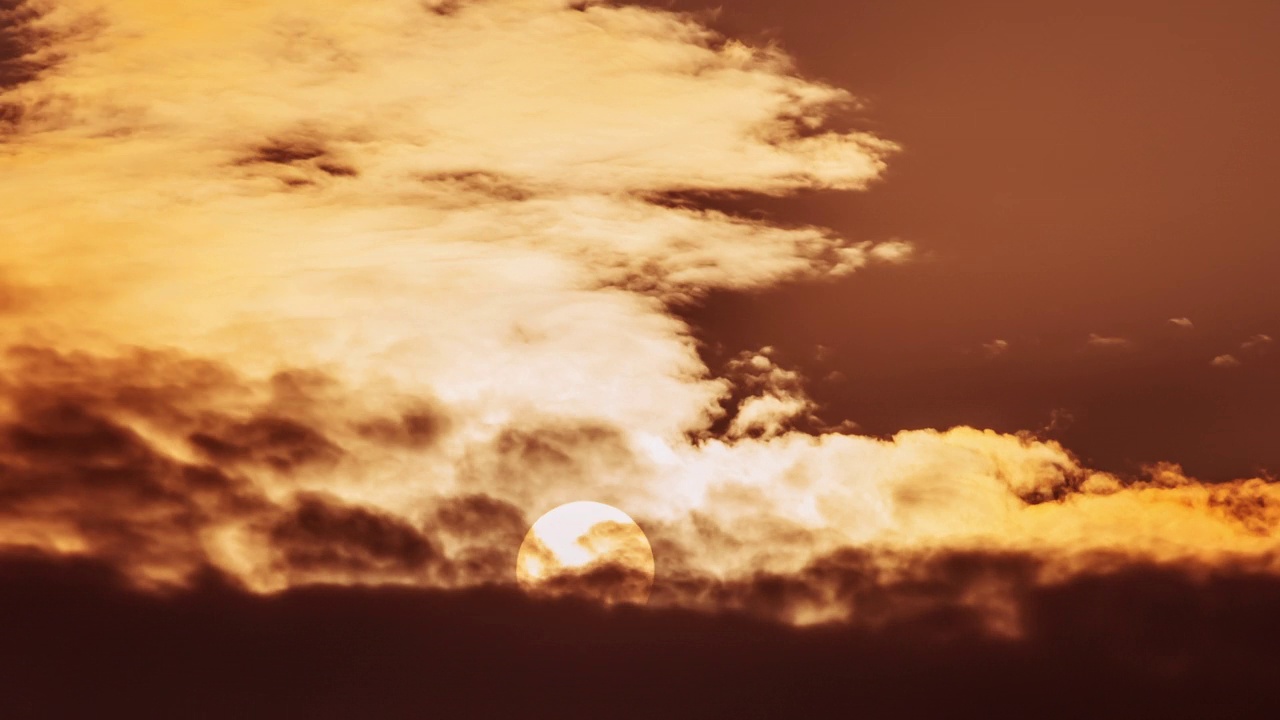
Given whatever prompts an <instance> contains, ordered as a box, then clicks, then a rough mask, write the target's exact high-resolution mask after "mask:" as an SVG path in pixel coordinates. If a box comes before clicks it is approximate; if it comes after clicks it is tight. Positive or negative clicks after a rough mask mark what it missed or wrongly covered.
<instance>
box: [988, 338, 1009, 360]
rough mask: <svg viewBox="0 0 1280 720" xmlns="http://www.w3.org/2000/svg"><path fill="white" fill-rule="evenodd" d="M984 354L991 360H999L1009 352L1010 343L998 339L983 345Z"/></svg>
mask: <svg viewBox="0 0 1280 720" xmlns="http://www.w3.org/2000/svg"><path fill="white" fill-rule="evenodd" d="M982 352H983V354H985V355H986V356H987V357H989V358H997V357H1000V356H1001V355H1004V354H1005V353H1007V352H1009V341H1008V340H1001V339H999V338H996V339H995V340H992V341H991V342H989V343H983V344H982Z"/></svg>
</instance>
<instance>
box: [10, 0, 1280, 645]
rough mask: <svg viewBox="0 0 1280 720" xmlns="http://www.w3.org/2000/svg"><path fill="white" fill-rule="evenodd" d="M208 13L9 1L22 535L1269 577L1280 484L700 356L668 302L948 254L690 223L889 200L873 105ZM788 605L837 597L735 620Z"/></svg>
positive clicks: (462, 578)
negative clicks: (833, 416)
mask: <svg viewBox="0 0 1280 720" xmlns="http://www.w3.org/2000/svg"><path fill="white" fill-rule="evenodd" d="M201 7H203V6H201ZM198 10H199V8H197V7H196V6H195V5H194V4H192V3H188V2H179V3H170V4H157V3H154V2H145V1H143V0H124V1H122V2H116V3H112V4H111V6H110V7H109V8H106V9H103V8H99V7H98V6H97V5H96V4H94V3H88V2H80V0H65V1H63V2H56V3H53V2H30V3H24V4H22V5H20V6H16V7H15V9H12V10H6V11H5V12H7V13H8V14H9V15H8V17H11V18H13V21H12V22H11V24H12V25H13V26H14V27H15V28H17V29H16V30H15V31H14V32H13V33H11V34H10V35H6V36H5V38H6V40H5V41H4V42H5V43H7V45H4V46H3V47H4V48H8V47H9V46H12V47H13V48H16V49H17V50H8V49H4V50H3V52H5V53H7V54H8V55H9V56H10V58H11V59H10V60H9V61H7V62H9V65H7V66H6V67H9V68H19V70H13V69H9V70H6V74H5V75H4V76H3V78H4V80H3V81H2V82H0V87H3V88H5V89H4V90H3V92H2V94H0V125H2V128H0V164H2V166H3V172H0V237H3V238H5V242H4V244H3V246H2V247H0V317H2V318H3V320H4V323H3V325H0V344H3V345H4V346H6V347H8V348H9V350H8V352H7V354H6V355H5V356H4V360H3V370H4V373H5V374H4V376H3V377H4V380H3V382H2V383H0V421H2V423H3V425H2V427H0V471H2V472H3V475H2V476H0V493H3V495H4V497H5V499H6V500H7V502H5V503H3V504H2V505H0V507H4V508H6V510H5V511H4V512H3V514H2V515H0V543H3V544H6V545H14V546H29V547H36V548H39V549H41V550H43V551H46V552H54V553H61V554H78V555H88V556H93V557H99V558H105V559H108V560H110V561H111V562H113V563H115V564H117V565H118V566H119V567H121V568H122V569H123V570H124V571H125V572H126V574H128V575H129V576H130V577H132V578H133V579H134V580H135V581H136V582H138V583H140V584H143V585H147V586H156V587H160V586H173V585H183V584H185V583H187V582H189V580H190V579H191V578H192V577H195V576H196V575H197V574H198V573H199V572H200V570H201V568H205V567H208V566H214V567H216V568H219V569H220V570H221V571H223V572H226V573H229V574H231V575H233V576H235V577H237V578H239V579H240V580H241V581H242V582H244V583H246V584H247V585H248V586H249V587H251V588H253V589H255V590H260V591H275V590H280V589H283V588H286V587H289V586H292V585H297V584H307V583H315V582H333V583H344V584H362V583H384V582H395V583H406V584H414V585H424V586H431V587H450V588H452V587H460V586H468V585H475V584H481V583H502V584H507V583H511V582H513V579H514V578H513V575H514V557H515V551H516V548H517V547H518V545H519V539H520V537H521V536H522V534H523V532H524V530H525V528H527V527H528V524H529V522H531V521H532V520H533V519H536V517H537V516H539V515H541V514H542V513H543V512H545V511H547V510H549V509H551V508H552V507H554V506H556V505H558V504H561V503H565V502H571V501H575V500H586V499H589V500H597V501H600V502H605V503H610V504H613V505H616V506H617V507H619V508H622V509H623V510H625V511H626V512H627V513H629V514H630V515H632V516H633V517H635V518H636V519H637V520H638V521H639V522H640V523H641V525H642V526H643V527H644V528H645V530H646V532H647V533H648V534H649V537H650V539H651V541H652V544H653V548H654V553H655V558H656V561H657V563H658V569H657V572H658V583H657V585H655V589H654V595H653V602H654V603H657V604H670V605H678V606H690V607H705V608H710V609H716V608H720V607H742V608H746V609H753V610H758V611H761V612H765V614H769V615H771V616H774V617H780V618H783V619H787V620H790V621H793V622H815V621H822V620H841V619H852V618H854V617H856V616H857V612H858V611H857V606H858V603H851V602H848V600H847V596H846V595H845V594H841V592H838V591H837V590H836V589H833V588H831V587H828V586H826V585H824V583H825V582H826V578H829V577H831V576H832V574H831V573H828V572H824V568H829V567H831V563H833V562H839V559H840V558H844V559H845V560H847V559H848V558H849V557H851V556H850V555H849V552H850V548H856V549H857V550H858V552H859V553H866V552H870V553H872V558H873V559H872V560H867V562H870V563H872V564H873V565H874V574H875V575H876V576H877V577H881V578H882V582H886V583H888V582H891V580H890V578H892V577H895V573H903V572H906V571H907V570H906V568H909V567H911V566H913V565H914V564H916V563H919V562H927V559H928V558H929V557H930V556H931V553H934V552H936V551H939V550H947V551H954V550H966V549H968V550H973V549H981V550H983V551H999V552H1023V553H1034V554H1043V555H1044V556H1045V557H1049V558H1053V559H1054V562H1051V563H1047V565H1046V567H1048V568H1050V569H1048V570H1045V571H1044V572H1043V573H1041V574H1040V575H1038V577H1041V578H1042V579H1043V581H1045V582H1051V581H1053V580H1054V578H1061V577H1064V576H1069V575H1071V574H1073V573H1075V572H1078V571H1080V570H1082V569H1091V570H1097V569H1099V568H1103V569H1105V568H1108V567H1111V566H1113V565H1114V564H1115V563H1123V562H1124V561H1125V559H1126V558H1128V559H1140V560H1144V561H1145V560H1152V559H1155V560H1160V561H1168V562H1192V561H1194V562H1210V563H1213V562H1226V561H1227V560H1228V559H1230V560H1231V561H1233V562H1236V561H1240V558H1245V559H1247V560H1248V562H1251V563H1254V564H1255V565H1257V566H1258V567H1262V568H1269V567H1270V560H1269V558H1270V556H1271V553H1272V552H1273V550H1274V549H1275V542H1274V528H1275V523H1276V519H1277V517H1276V500H1277V498H1276V493H1275V492H1274V491H1273V489H1272V487H1273V486H1272V485H1271V484H1270V483H1268V482H1265V481H1264V480H1260V479H1255V480H1242V481H1239V482H1235V483H1229V484H1224V485H1219V486H1206V485H1202V484H1199V483H1196V482H1195V481H1194V480H1191V479H1188V478H1186V477H1184V476H1183V474H1182V473H1181V472H1180V471H1179V470H1178V469H1177V468H1176V467H1175V466H1172V465H1170V466H1160V467H1155V468H1152V469H1151V470H1150V471H1149V473H1148V475H1147V476H1146V477H1142V478H1124V479H1121V478H1115V477H1112V476H1109V475H1105V474H1101V473H1095V472H1091V471H1090V470H1089V469H1088V468H1087V467H1084V466H1083V465H1082V464H1081V463H1080V462H1079V461H1078V460H1077V459H1076V458H1075V457H1073V456H1072V455H1071V454H1070V453H1069V452H1068V451H1067V450H1066V449H1064V448H1062V447H1060V446H1059V445H1057V444H1054V443H1051V442H1043V441H1040V440H1037V439H1035V438H1033V437H1031V436H1015V435H1000V434H996V433H992V432H984V431H981V430H978V429H972V428H963V427H961V428H953V429H949V430H920V431H911V432H904V433H901V434H899V435H897V436H895V437H893V438H872V437H863V436H858V435H852V434H846V433H842V432H836V431H833V430H831V429H829V428H825V427H824V426H823V425H822V423H821V421H820V419H819V418H818V414H819V413H820V408H818V407H816V405H815V404H814V403H813V401H812V400H811V399H810V398H809V397H808V395H807V394H806V393H805V391H804V378H803V377H801V376H800V375H799V374H798V373H795V372H793V371H791V370H788V369H786V368H784V367H780V366H779V365H778V364H777V362H776V361H775V360H774V359H772V358H771V357H770V355H769V353H768V352H767V351H760V352H756V351H755V350H754V349H750V350H748V351H747V352H745V353H744V354H743V355H742V356H741V357H740V358H739V359H738V360H736V361H735V362H734V363H732V364H731V366H730V367H729V368H727V370H726V372H724V373H722V374H716V373H713V372H711V371H710V370H709V369H708V368H707V367H706V366H705V365H704V364H703V362H702V361H701V360H700V358H699V355H698V352H697V345H696V340H695V339H694V338H693V336H692V334H691V331H690V329H689V327H688V326H686V325H685V324H684V323H683V322H682V321H680V320H679V319H678V318H677V317H676V316H675V315H674V314H673V313H672V312H671V309H672V307H674V306H677V305H679V304H682V303H688V302H692V301H696V300H697V298H699V297H701V296H703V295H705V294H706V293H708V292H710V291H713V290H751V289H757V288H763V287H768V286H771V285H775V284H777V283H781V282H786V281H793V280H800V279H808V280H811V281H817V280H820V279H821V278H824V277H832V276H841V275H845V274H848V273H850V272H854V271H858V270H861V269H863V268H865V267H867V266H869V265H873V264H876V263H886V262H889V263H892V262H901V261H904V260H907V259H909V257H910V254H911V253H910V249H911V248H910V246H909V245H907V244H905V243H901V242H893V243H885V244H880V245H873V244H870V243H866V242H859V241H857V240H856V239H855V240H848V239H845V238H840V237H837V236H835V235H834V234H833V233H831V232H830V231H827V230H825V229H823V228H819V227H805V226H781V225H775V224H770V223H768V222H765V221H761V220H758V219H748V218H743V217H737V216H733V215H729V214H726V213H724V212H719V211H715V210H710V209H705V208H702V207H700V206H698V205H697V204H696V203H692V204H691V203H684V202H678V201H675V200H673V198H678V197H681V196H682V194H688V193H690V192H694V193H713V194H715V193H741V194H769V195H780V194H787V193H792V192H797V191H800V190H806V189H814V188H822V189H835V190H858V189H860V188H863V187H865V186H866V185H867V184H868V183H870V182H873V181H875V180H876V179H877V178H878V177H879V175H880V174H881V172H882V171H883V169H884V167H885V163H886V160H887V158H889V157H890V156H891V155H892V153H893V152H894V151H895V150H896V146H894V145H893V144H892V143H891V142H888V141H886V140H883V139H880V138H877V137H875V136H873V135H870V134H867V133H862V132H837V131H834V130H829V129H826V127H827V121H828V120H830V119H831V118H832V117H833V116H834V115H835V114H836V113H838V112H839V111H841V109H842V108H845V107H847V106H849V105H851V104H852V103H853V102H854V100H853V98H852V97H851V96H850V95H848V94H847V93H846V92H845V91H843V90H840V89H837V88H834V87H830V86H827V85H824V84H822V83H818V82H814V81H811V80H807V79H805V78H803V77H801V76H799V75H798V74H797V73H796V72H795V70H794V68H793V67H792V65H791V63H790V62H789V60H788V58H787V57H786V56H785V55H784V54H783V53H781V52H780V51H779V50H777V49H774V48H768V47H750V46H747V45H744V44H742V43H739V42H736V41H733V40H731V39H727V38H724V37H720V36H718V35H715V34H714V33H711V32H710V31H708V30H706V29H705V28H703V27H701V26H700V25H699V24H698V23H697V22H696V20H695V19H694V18H692V17H690V16H686V15H681V14H676V13H671V12H665V11H660V10H654V9H649V8H641V7H621V6H613V5H606V4H595V3H570V2H557V1H554V0H512V1H509V2H483V1H480V0H475V1H472V2H449V3H426V4H424V3H421V2H409V1H408V0H379V1H378V2H370V3H360V4H346V3H343V4H337V3H334V4H331V5H330V6H328V7H324V6H317V5H316V3H312V2H301V1H300V0H271V2H231V3H225V4H224V5H222V6H220V7H219V10H218V13H217V14H215V15H207V14H204V13H201V12H197V11H198ZM197 16H198V17H200V18H201V20H200V22H192V21H191V18H192V17H197ZM9 37H12V38H14V39H13V40H9V39H8V38H9ZM815 311H817V310H815ZM1000 342H1002V341H1000ZM1089 344H1090V345H1094V346H1098V347H1102V348H1112V349H1114V348H1117V347H1118V348H1121V349H1123V347H1125V346H1127V344H1128V341H1124V340H1123V339H1120V338H1109V337H1101V336H1092V337H1091V338H1090V340H1089ZM1003 349H1004V346H1001V350H1000V351H1001V352H1003ZM992 354H997V353H995V352H992ZM833 558H835V560H833ZM762 578H764V579H768V578H781V579H783V580H782V581H783V582H786V583H798V584H799V585H800V586H802V587H803V588H804V591H803V592H798V595H799V596H801V597H803V598H807V599H805V600H803V601H797V602H790V601H788V602H786V603H783V604H782V605H784V606H785V607H782V606H778V605H776V604H775V605H769V604H768V603H764V604H761V603H757V602H755V601H754V600H753V601H750V602H747V601H739V600H735V599H734V598H738V597H749V598H753V597H756V595H754V594H752V593H747V594H746V595H740V594H738V593H737V592H731V591H730V590H731V589H733V588H742V587H752V588H754V587H759V583H760V582H761V580H762ZM996 594H997V595H998V592H997V593H996ZM975 602H977V601H975ZM982 602H983V603H985V604H984V607H986V606H988V605H989V606H990V607H991V608H992V610H991V612H992V613H994V615H993V617H1002V615H1001V613H1002V612H1004V611H1003V610H1001V609H1000V608H1001V607H1003V606H1002V605H1001V604H1000V602H998V601H994V600H993V601H991V602H989V603H988V602H987V601H986V600H983V601H982Z"/></svg>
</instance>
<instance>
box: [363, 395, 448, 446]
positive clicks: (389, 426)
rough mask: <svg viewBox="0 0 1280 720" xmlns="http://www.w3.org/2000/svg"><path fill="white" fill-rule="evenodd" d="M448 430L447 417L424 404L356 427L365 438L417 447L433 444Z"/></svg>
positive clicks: (393, 444) (395, 444)
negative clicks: (396, 415) (394, 415)
mask: <svg viewBox="0 0 1280 720" xmlns="http://www.w3.org/2000/svg"><path fill="white" fill-rule="evenodd" d="M448 429H449V418H448V416H446V415H445V414H444V413H443V412H441V411H440V410H439V409H438V408H434V407H431V406H429V405H425V404H420V405H417V406H415V407H412V408H409V409H406V410H404V411H403V412H402V413H401V414H400V415H399V416H398V417H394V418H375V419H373V420H369V421H366V422H362V423H359V424H358V425H357V426H356V430H357V431H358V432H359V434H360V436H361V437H364V438H366V439H368V440H373V441H375V442H378V443H381V444H383V445H390V446H397V447H405V448H417V449H421V448H427V447H430V446H431V445H434V444H435V443H436V441H437V440H439V439H440V437H441V436H443V435H444V434H445V433H446V432H447V431H448Z"/></svg>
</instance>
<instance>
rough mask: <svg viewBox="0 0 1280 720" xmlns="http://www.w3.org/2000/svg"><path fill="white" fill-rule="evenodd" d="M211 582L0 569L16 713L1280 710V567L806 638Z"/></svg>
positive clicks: (511, 603)
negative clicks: (1018, 631)
mask: <svg viewBox="0 0 1280 720" xmlns="http://www.w3.org/2000/svg"><path fill="white" fill-rule="evenodd" d="M1007 565H1008V561H1007V560H1004V559H994V560H993V561H992V562H990V563H988V562H986V561H985V560H984V559H983V558H981V557H972V558H968V559H965V560H963V561H960V562H959V567H957V568H956V572H966V573H969V574H972V575H981V574H982V573H986V572H993V573H996V574H1001V573H1006V572H1007V570H1006V568H1007ZM993 568H994V569H993ZM1015 574H1016V573H1015ZM202 577H203V579H202V581H201V582H200V583H199V584H198V585H197V586H196V587H194V588H193V589H192V590H190V591H188V592H185V593H182V594H178V595H172V596H168V597H161V596H154V595H147V594H139V593H136V592H132V591H129V590H128V589H126V588H125V587H124V586H123V585H122V584H121V582H120V581H119V580H118V579H117V578H116V577H115V576H114V575H113V574H112V573H110V572H109V571H107V570H105V569H104V568H102V567H100V566H97V565H93V564H89V563H84V562H67V561H50V560H47V559H41V558H37V557H25V558H23V557H10V558H7V559H5V560H4V561H3V562H0V613H2V614H3V617H4V618H5V622H6V626H7V628H8V630H7V631H6V634H5V652H3V653H0V692H2V693H3V695H2V697H3V698H4V700H3V704H4V707H5V708H6V710H7V711H8V713H7V714H12V715H13V716H15V717H24V718H45V717H48V718H55V717H57V718H61V717H79V716H86V715H93V716H95V717H109V716H114V715H116V714H118V713H126V712H127V713H128V714H130V715H132V716H138V715H143V716H151V717H209V718H217V717H244V718H255V717H263V718H266V717H281V716H289V717H295V716H306V717H310V718H349V717H357V716H358V717H377V718H382V719H386V720H391V719H394V718H411V717H412V718H416V717H422V716H423V715H424V714H430V715H433V716H447V717H516V716H532V717H558V718H575V717H601V716H607V717H620V718H630V717H634V718H654V717H671V718H683V717H689V718H694V717H697V718H719V717H723V718H775V717H804V718H827V717H832V718H836V717H839V718H847V717H859V718H894V719H899V718H915V717H948V718H967V717H974V718H1015V717H1036V718H1071V719H1072V720H1075V719H1076V718H1081V717H1096V718H1126V719H1127V720H1131V719H1132V718H1136V717H1161V718H1188V719H1190V718H1197V719H1199V718H1207V717H1224V718H1225V717H1230V718H1252V717H1259V718H1261V717H1270V715H1271V714H1272V712H1273V710H1274V707H1275V706H1276V703H1277V702H1280V690H1277V687H1276V685H1275V683H1274V681H1273V680H1274V677H1275V674H1276V673H1277V672H1280V659H1278V658H1277V655H1276V653H1275V647H1276V644H1277V643H1278V642H1280V620H1278V619H1277V617H1276V614H1275V612H1274V608H1275V607H1276V606H1277V605H1280V580H1277V579H1276V578H1274V577H1268V576H1259V575H1252V574H1249V573H1246V572H1236V571H1230V570H1222V571H1220V572H1217V573H1214V574H1212V575H1210V576H1208V577H1206V578H1203V579H1198V580H1193V579H1191V578H1190V577H1189V576H1188V575H1186V574H1185V573H1182V572H1179V571H1176V570H1172V569H1168V568H1157V567H1133V568H1130V569H1128V570H1126V571H1124V572H1119V573H1112V574H1105V575H1097V576H1088V577H1082V578H1079V579H1076V580H1074V581H1071V582H1068V583H1065V584H1059V585H1051V586H1043V587H1041V586H1026V587H1022V588H1021V589H1020V590H1019V593H1020V600H1021V602H1022V608H1023V617H1024V623H1025V627H1026V633H1025V635H1024V636H1023V637H1021V638H1019V639H1010V638H1002V637H994V636H992V635H991V634H990V633H989V632H988V631H987V630H986V629H985V628H984V627H983V626H981V625H980V624H975V623H966V622H963V621H962V619H963V618H962V617H959V618H958V617H957V616H956V615H946V614H934V615H927V616H915V617H910V618H907V619H903V620H901V621H898V622H892V623H886V624H882V625H879V626H875V627H869V626H852V627H836V626H832V627H815V628H805V629H797V628H789V627H786V626H782V625H777V624H773V623H767V622H761V621H756V620H752V619H750V618H748V617H745V616H742V615H736V614H705V613H697V612H690V611H678V610H663V609H653V608H650V609H641V608H634V607H628V606H619V607H614V608H612V609H605V608H601V607H599V606H597V605H594V604H592V603H588V602H580V601H575V600H573V599H563V600H548V599H529V598H525V597H523V596H521V595H520V594H519V593H516V592H513V591H509V590H503V589H496V588H482V589H477V590H470V591H465V592H447V591H423V590H411V589H396V588H380V589H373V588H334V587H325V588H321V587H317V588H306V589H299V590H293V591H289V592H286V593H282V594H279V595H273V596H254V595H248V594H244V593H242V592H241V591H239V590H237V589H235V587H234V586H232V585H230V584H228V583H227V582H226V581H225V580H222V579H220V578H219V577H218V576H217V575H216V574H206V575H205V576H202Z"/></svg>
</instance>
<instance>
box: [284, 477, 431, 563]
mask: <svg viewBox="0 0 1280 720" xmlns="http://www.w3.org/2000/svg"><path fill="white" fill-rule="evenodd" d="M270 537H271V541H272V543H273V545H274V546H275V548H276V550H277V551H279V552H280V553H281V556H282V559H283V566H284V567H283V569H285V570H286V572H288V573H290V574H291V575H302V576H305V575H307V574H308V573H312V572H320V573H323V572H324V571H341V572H343V573H350V572H355V573H360V574H361V576H362V577H365V578H369V579H375V578H377V576H378V574H379V573H381V572H391V573H406V572H410V573H420V574H421V573H425V571H426V570H427V569H428V566H430V565H431V564H433V563H435V562H438V561H439V560H440V559H441V556H440V551H439V550H438V549H437V548H436V547H435V545H434V544H433V543H432V542H431V540H430V539H429V538H428V537H427V536H426V535H424V534H423V532H422V531H421V530H419V529H418V528H415V527H413V526H412V525H410V524H408V523H407V522H405V521H404V520H401V519H400V518H397V517H395V516H392V515H389V514H387V513H384V512H380V511H378V510H375V509H373V508H363V507H355V506H351V505H346V504H343V503H342V502H341V501H339V500H337V499H334V498H326V497H323V496H320V495H314V494H309V495H304V496H302V497H300V498H298V500H297V501H296V504H295V506H294V507H293V508H292V509H290V510H289V512H288V513H287V514H286V515H285V516H284V517H282V518H280V519H279V520H277V521H276V522H275V523H274V525H273V526H272V528H271V532H270ZM321 577H322V578H323V574H322V575H321ZM424 577H425V575H424Z"/></svg>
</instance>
